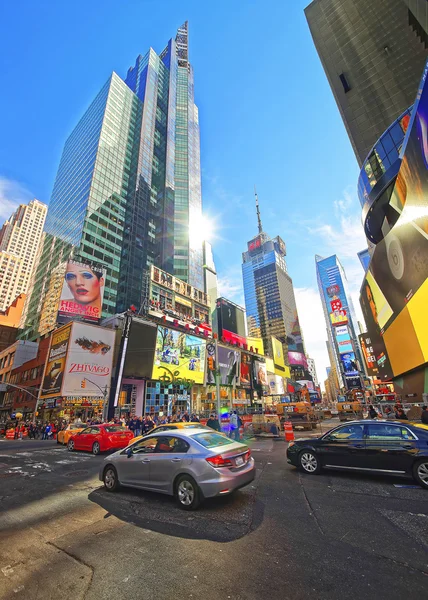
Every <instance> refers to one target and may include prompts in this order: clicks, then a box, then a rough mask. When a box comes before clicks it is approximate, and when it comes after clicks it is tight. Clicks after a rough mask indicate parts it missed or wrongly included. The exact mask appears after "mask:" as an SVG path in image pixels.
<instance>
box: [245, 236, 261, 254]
mask: <svg viewBox="0 0 428 600" xmlns="http://www.w3.org/2000/svg"><path fill="white" fill-rule="evenodd" d="M261 245H262V240H261V238H260V237H256V238H254V239H253V240H251V242H248V250H249V252H253V251H254V250H257V249H258V248H260V247H261Z"/></svg>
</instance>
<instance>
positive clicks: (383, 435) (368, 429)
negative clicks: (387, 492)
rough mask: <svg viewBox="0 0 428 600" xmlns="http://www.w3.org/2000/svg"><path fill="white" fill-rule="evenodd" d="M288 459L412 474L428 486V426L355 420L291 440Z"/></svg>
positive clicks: (306, 467)
mask: <svg viewBox="0 0 428 600" xmlns="http://www.w3.org/2000/svg"><path fill="white" fill-rule="evenodd" d="M287 461H288V462H289V463H290V464H292V465H294V466H295V467H299V468H301V469H302V470H303V471H305V472H306V473H314V474H315V473H319V472H320V471H321V469H322V468H332V469H346V470H353V471H354V470H358V471H367V472H373V473H387V474H391V475H410V476H412V477H414V479H415V480H416V481H417V482H418V483H419V484H420V485H421V486H422V487H424V488H426V489H428V429H424V428H423V427H420V426H419V427H418V426H417V425H411V424H408V423H402V422H400V421H376V420H373V421H371V420H366V421H353V422H352V423H347V424H346V425H340V426H339V427H336V428H335V429H331V430H330V431H329V432H328V433H326V434H324V435H323V436H321V437H319V438H312V439H301V440H296V441H295V442H290V444H289V446H288V449H287Z"/></svg>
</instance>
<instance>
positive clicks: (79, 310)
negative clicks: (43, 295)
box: [58, 260, 106, 325]
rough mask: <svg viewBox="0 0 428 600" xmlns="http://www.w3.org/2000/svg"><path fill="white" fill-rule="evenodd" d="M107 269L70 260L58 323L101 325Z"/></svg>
mask: <svg viewBox="0 0 428 600" xmlns="http://www.w3.org/2000/svg"><path fill="white" fill-rule="evenodd" d="M105 276H106V271H105V269H99V268H95V267H93V266H90V265H89V264H86V263H80V262H77V261H74V260H69V261H68V263H67V266H66V270H65V274H64V282H63V286H62V291H61V297H60V301H59V307H58V322H60V323H65V322H67V321H71V320H73V321H85V322H87V323H94V324H95V325H96V324H98V323H99V321H100V319H101V311H102V306H103V297H104V282H105Z"/></svg>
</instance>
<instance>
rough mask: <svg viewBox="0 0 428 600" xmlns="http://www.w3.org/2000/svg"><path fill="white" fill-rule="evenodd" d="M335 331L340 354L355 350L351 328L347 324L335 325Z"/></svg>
mask: <svg viewBox="0 0 428 600" xmlns="http://www.w3.org/2000/svg"><path fill="white" fill-rule="evenodd" d="M335 332H336V342H337V348H338V350H339V354H344V353H345V352H353V351H354V347H353V345H352V341H351V338H350V336H349V330H348V327H347V325H338V326H337V327H335Z"/></svg>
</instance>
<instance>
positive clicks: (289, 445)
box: [288, 442, 294, 450]
mask: <svg viewBox="0 0 428 600" xmlns="http://www.w3.org/2000/svg"><path fill="white" fill-rule="evenodd" d="M291 446H294V442H288V450H289V449H290V448H291Z"/></svg>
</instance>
